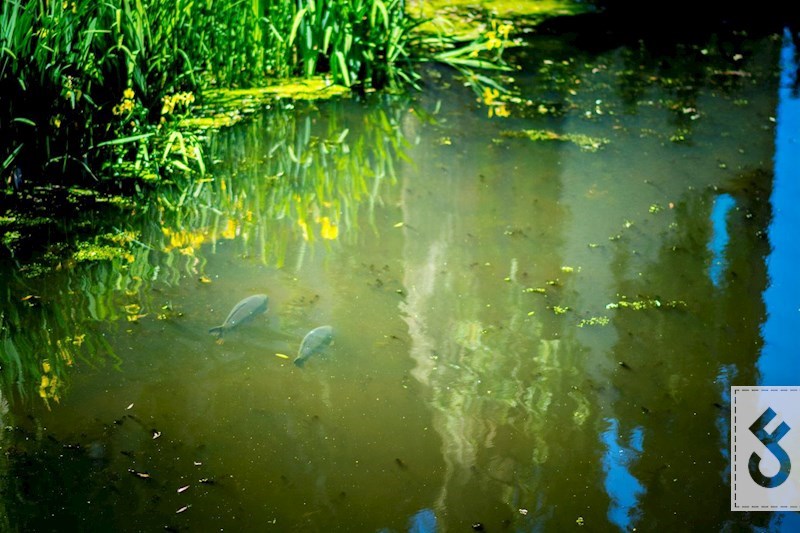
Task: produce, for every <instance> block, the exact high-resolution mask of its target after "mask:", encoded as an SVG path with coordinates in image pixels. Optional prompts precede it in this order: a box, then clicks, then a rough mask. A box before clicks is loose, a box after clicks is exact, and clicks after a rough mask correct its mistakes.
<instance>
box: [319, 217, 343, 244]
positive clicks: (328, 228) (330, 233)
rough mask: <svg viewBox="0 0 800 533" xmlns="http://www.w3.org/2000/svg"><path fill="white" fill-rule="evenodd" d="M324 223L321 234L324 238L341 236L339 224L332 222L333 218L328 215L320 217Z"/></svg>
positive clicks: (329, 238) (332, 238) (331, 238)
mask: <svg viewBox="0 0 800 533" xmlns="http://www.w3.org/2000/svg"><path fill="white" fill-rule="evenodd" d="M320 222H321V223H322V229H320V235H321V236H322V238H323V239H328V240H331V241H332V240H334V239H336V237H338V236H339V226H337V225H335V224H331V219H330V218H328V217H322V218H321V219H320Z"/></svg>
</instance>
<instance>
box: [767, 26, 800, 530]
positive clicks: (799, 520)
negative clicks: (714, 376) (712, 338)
mask: <svg viewBox="0 0 800 533" xmlns="http://www.w3.org/2000/svg"><path fill="white" fill-rule="evenodd" d="M793 58H794V46H793V45H792V41H791V38H790V37H789V35H788V31H787V32H786V34H785V35H784V46H783V50H782V53H781V84H780V89H779V90H778V112H777V117H776V118H777V126H776V131H775V179H774V183H773V189H772V197H771V198H770V201H771V202H772V216H773V218H772V223H771V224H770V226H769V228H768V233H769V241H770V244H771V245H772V251H771V252H770V255H769V258H768V259H767V273H768V275H769V286H768V287H767V289H766V290H765V291H764V302H765V303H766V306H767V317H768V318H767V321H766V323H765V324H764V326H763V328H762V335H763V337H764V349H763V351H762V352H761V357H760V358H759V360H758V369H759V371H760V373H761V380H760V383H759V385H800V343H799V342H798V340H797V337H795V336H794V333H795V332H797V331H798V330H800V278H798V276H797V267H798V262H800V246H798V243H797V240H798V239H797V235H798V228H800V209H798V207H797V203H798V202H800V99H798V98H797V97H792V94H791V85H792V81H793V80H792V76H793V74H794V72H796V66H795V65H794V61H793ZM769 530H770V531H787V532H788V531H800V515H798V514H797V513H775V514H774V515H773V517H772V520H770V524H769Z"/></svg>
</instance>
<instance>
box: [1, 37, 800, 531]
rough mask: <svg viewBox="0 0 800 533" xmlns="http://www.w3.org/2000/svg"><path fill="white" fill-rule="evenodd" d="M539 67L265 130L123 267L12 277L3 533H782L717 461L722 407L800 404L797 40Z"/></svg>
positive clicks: (112, 263) (7, 275)
mask: <svg viewBox="0 0 800 533" xmlns="http://www.w3.org/2000/svg"><path fill="white" fill-rule="evenodd" d="M530 43H531V46H529V47H526V48H523V49H520V50H517V51H516V52H515V55H516V57H515V60H516V62H517V63H518V64H520V65H521V67H522V70H520V72H519V75H518V76H517V83H518V86H519V88H520V91H521V101H520V102H518V103H517V104H509V105H508V107H507V108H500V106H492V115H495V116H492V117H489V116H488V115H489V113H488V108H487V107H486V106H483V105H478V103H477V102H476V95H475V94H474V93H473V92H471V91H470V90H469V89H467V88H464V87H462V86H461V85H460V84H459V83H458V82H456V81H454V80H452V79H450V78H449V77H448V76H447V75H446V74H445V75H442V74H441V73H437V72H433V73H431V75H432V76H437V75H439V76H440V78H441V79H440V80H439V82H438V84H436V86H434V87H430V88H428V89H426V90H425V91H423V92H422V93H421V94H418V95H414V97H413V98H391V97H381V98H374V99H373V100H370V101H369V102H367V103H358V102H353V101H338V102H330V103H326V104H316V105H313V104H297V105H296V106H295V107H292V106H286V105H284V106H279V107H276V108H275V109H272V110H270V111H268V112H267V113H265V114H264V115H263V116H259V117H256V118H255V119H254V120H252V121H250V122H248V123H247V124H244V125H240V126H237V127H235V128H233V129H230V130H228V131H224V132H222V133H220V134H218V135H217V136H215V137H214V138H213V139H212V140H211V146H210V149H209V150H210V154H211V155H212V157H213V158H214V160H215V163H214V166H213V169H212V171H213V179H212V178H210V177H209V178H206V179H201V180H195V181H193V182H191V183H174V184H171V185H165V186H164V187H163V190H161V191H160V194H159V196H160V199H159V200H157V201H155V200H154V201H153V202H151V203H149V204H143V205H139V206H135V207H133V208H128V209H127V210H123V211H120V212H119V213H116V214H114V215H113V216H115V217H116V219H115V221H114V223H113V224H112V226H113V231H110V232H108V233H106V234H104V235H101V236H99V237H98V238H97V239H96V241H95V242H94V244H95V245H96V246H99V247H102V246H106V247H107V248H108V249H115V250H118V249H119V247H120V246H121V247H122V249H123V250H124V253H120V254H117V255H115V256H113V257H112V258H110V259H107V260H103V261H83V262H78V263H74V264H65V265H64V268H62V269H60V270H58V271H56V272H53V273H50V274H47V275H43V276H39V277H26V276H23V275H21V274H20V273H19V272H17V270H16V269H13V268H10V267H9V268H7V269H6V271H5V272H4V274H3V278H2V279H3V282H2V288H3V291H4V298H5V300H6V302H7V303H6V305H5V306H4V314H3V330H2V335H3V338H2V349H3V352H2V355H3V368H2V370H3V380H2V383H3V390H2V394H3V398H2V400H3V401H2V416H3V421H4V422H3V423H4V425H5V431H4V432H3V435H2V438H3V448H4V449H5V450H6V451H5V453H4V454H3V456H2V457H1V458H0V472H2V482H0V491H2V502H0V505H2V508H1V509H0V516H2V517H3V518H2V520H3V522H2V523H0V529H4V530H5V529H7V530H10V531H52V530H76V531H77V530H81V531H155V530H164V529H166V530H168V531H184V530H195V531H222V530H225V531H415V532H431V531H470V530H472V529H473V527H474V528H476V529H479V528H483V530H485V531H540V530H552V531H561V530H566V529H572V528H579V527H581V526H584V527H585V528H586V529H587V530H591V531H605V530H608V531H614V530H621V531H630V530H633V529H636V530H642V531H649V530H663V531H669V530H673V531H674V530H678V531H681V530H689V529H692V530H703V531H714V530H739V529H745V530H748V529H758V528H768V529H771V530H780V529H784V530H787V531H788V530H791V529H792V528H794V527H797V525H798V520H797V514H780V513H732V512H730V511H729V509H730V492H729V490H730V489H729V458H728V447H729V430H728V428H729V412H730V411H729V387H730V386H731V385H752V384H777V383H775V382H774V381H781V380H782V383H781V384H797V381H798V379H797V372H798V367H797V365H796V363H791V357H792V354H791V350H792V346H791V343H792V340H793V336H792V332H793V331H796V328H797V326H798V325H800V324H799V322H800V317H798V316H797V312H796V307H797V296H798V294H797V283H796V281H795V279H794V278H792V276H791V275H790V274H788V273H787V272H791V271H792V270H793V269H792V268H791V266H793V265H796V261H795V259H796V254H797V243H796V233H795V234H792V231H793V230H792V228H796V225H795V223H794V222H792V219H791V216H793V215H792V214H791V208H790V206H791V205H792V204H793V203H794V202H796V200H797V190H796V182H797V181H796V179H797V172H798V171H797V161H796V159H791V158H792V157H795V158H796V156H795V155H794V154H796V153H797V133H798V130H797V120H798V116H800V111H798V105H797V93H796V91H793V90H792V89H791V84H792V83H793V81H792V79H793V78H792V76H793V72H794V70H795V69H796V68H797V65H796V63H795V62H794V60H793V59H792V56H791V50H792V48H791V47H792V43H791V42H790V41H789V40H788V39H786V38H785V37H783V36H781V35H780V34H777V35H767V36H764V37H748V36H745V35H743V34H736V33H732V34H726V35H711V36H706V38H704V39H702V40H699V41H693V42H687V43H683V44H679V45H675V46H669V47H665V46H655V45H653V46H651V45H648V44H647V43H646V42H645V41H640V42H637V43H634V44H633V45H628V46H623V45H620V44H618V43H616V44H615V43H613V42H612V43H608V42H596V41H593V42H592V43H591V44H590V45H587V44H586V42H585V41H583V40H578V39H577V38H570V37H569V36H566V37H564V36H560V37H550V36H546V35H543V36H538V37H534V38H532V39H531V40H530ZM782 51H783V63H781V57H782ZM781 65H783V69H784V76H783V77H781ZM498 109H501V114H504V113H502V111H504V110H505V109H508V110H509V111H510V112H511V116H509V117H503V116H496V115H497V113H496V111H497V110H498ZM791 124H794V126H791ZM787 125H788V126H787ZM793 184H794V185H793ZM109 216H111V215H109ZM786 217H789V218H786ZM114 246H115V247H116V248H113V247H114ZM112 255H113V254H112ZM781 265H783V266H782V267H781ZM771 280H772V282H771ZM779 281H780V282H781V283H783V285H777V287H778V288H779V289H780V290H779V291H777V292H776V289H774V288H773V287H775V286H776V283H778V282H779ZM254 294H266V295H268V297H269V308H268V310H267V312H266V313H263V314H257V315H256V316H255V317H254V318H253V319H252V320H251V321H250V322H248V323H245V324H242V325H241V326H240V327H237V328H235V329H233V330H231V331H229V332H226V333H225V334H224V336H223V337H222V339H221V342H218V341H216V340H215V338H214V336H212V335H210V334H209V332H208V330H209V328H211V327H214V326H217V325H220V324H222V323H223V322H224V321H225V319H226V317H227V315H228V313H229V312H230V311H231V309H232V308H233V307H234V306H235V305H236V304H237V302H239V301H240V300H242V299H243V298H246V297H248V296H250V295H254ZM791 302H794V304H791ZM321 325H330V326H332V328H333V331H334V342H333V344H332V345H330V346H329V347H327V348H325V349H324V350H322V351H320V352H319V353H316V354H314V355H312V356H311V357H310V358H309V359H308V361H307V362H306V363H305V365H304V366H303V367H302V368H300V367H298V366H295V365H294V364H293V361H292V360H293V359H294V358H295V357H296V355H297V352H298V349H299V346H300V343H301V341H302V340H303V337H304V335H305V334H306V333H307V332H308V331H310V330H311V329H313V328H316V327H318V326H321ZM762 356H763V357H762ZM792 376H794V377H792ZM769 380H773V382H770V381H769ZM479 524H480V526H479Z"/></svg>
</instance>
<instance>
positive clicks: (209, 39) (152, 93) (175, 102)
mask: <svg viewBox="0 0 800 533" xmlns="http://www.w3.org/2000/svg"><path fill="white" fill-rule="evenodd" d="M523 4H524V3H523ZM532 4H535V2H532ZM432 5H433V4H432ZM412 7H413V8H414V9H412ZM430 9H431V8H427V7H426V9H421V10H419V9H416V7H415V6H408V8H407V6H406V3H405V2H404V1H403V0H389V1H384V0H361V1H356V2H351V1H344V0H327V1H313V0H307V1H303V0H300V1H297V2H291V1H286V0H280V1H276V0H251V1H250V0H248V1H243V0H223V1H221V2H213V3H212V2H193V1H188V0H112V1H109V2H94V1H92V0H75V1H70V0H63V1H46V0H10V1H8V2H4V3H3V7H2V13H0V94H2V95H3V103H2V104H0V126H1V127H2V130H3V131H4V135H3V139H2V141H0V175H2V177H3V179H4V182H5V185H6V186H11V187H12V188H17V189H19V188H22V187H23V186H24V185H25V184H26V183H31V182H38V183H42V182H47V183H61V184H66V185H69V184H73V183H84V184H85V183H88V182H92V181H99V180H102V179H104V178H107V177H118V176H114V175H115V174H118V173H119V172H120V170H121V169H122V170H123V171H124V168H125V165H124V163H129V162H133V163H135V165H134V167H133V169H132V170H133V171H134V172H133V173H134V174H141V173H142V172H143V169H145V170H144V174H145V175H157V176H160V177H169V173H170V172H172V171H175V170H177V171H182V172H185V171H186V169H185V168H183V166H182V165H181V164H177V168H176V164H175V163H174V161H173V160H172V158H170V157H169V156H170V150H173V149H174V148H175V146H174V144H175V143H174V140H175V139H174V137H175V132H181V134H182V136H183V135H184V134H187V133H188V134H189V135H186V136H185V138H184V143H183V144H184V145H185V146H187V149H188V150H189V152H190V153H189V154H188V155H189V156H190V158H191V159H194V160H199V157H198V154H197V153H195V151H196V150H199V149H200V146H199V144H198V143H197V142H194V141H195V139H194V138H192V136H191V132H189V131H187V127H197V126H202V125H204V124H203V123H202V122H199V123H198V122H191V121H189V122H186V121H184V120H183V119H185V118H187V117H188V116H196V115H197V114H198V113H199V115H200V116H206V117H207V116H208V113H207V112H205V111H204V104H205V103H206V101H207V100H208V98H206V97H207V96H208V95H217V96H218V95H219V93H220V92H221V91H225V90H227V89H234V90H243V89H253V88H264V92H265V93H267V92H271V90H270V88H274V87H279V88H280V89H279V90H277V91H275V92H276V95H275V97H288V98H292V97H293V96H294V95H293V91H292V83H293V80H296V81H297V82H300V81H301V80H309V79H316V80H324V85H325V89H326V90H325V91H322V92H321V93H320V94H319V97H322V98H324V97H328V96H329V95H330V94H331V91H330V90H328V87H330V86H338V87H339V88H340V90H334V91H333V93H336V94H341V93H342V92H343V90H341V88H344V89H347V90H351V91H355V92H357V93H362V94H363V93H367V92H372V91H375V90H389V91H403V90H406V89H408V88H411V87H415V88H419V86H420V82H421V78H420V74H419V70H418V67H419V65H420V64H423V63H431V62H434V63H440V64H445V65H449V66H452V67H454V68H456V69H458V70H459V71H460V72H461V73H462V74H464V75H465V77H466V78H467V79H468V83H471V84H472V85H474V86H475V87H476V90H477V91H478V92H479V93H480V92H481V91H482V90H483V89H484V88H485V87H490V88H492V89H496V90H499V91H501V92H502V91H503V86H502V82H501V81H500V77H499V76H498V75H497V74H499V73H501V72H502V71H507V70H509V68H508V66H507V65H505V63H504V62H503V59H502V54H503V49H504V48H505V46H506V45H508V44H510V43H511V41H510V33H511V31H512V30H513V26H512V25H511V24H510V23H509V22H508V20H510V19H499V18H493V16H492V14H491V13H490V12H489V11H488V10H487V11H485V12H483V13H475V12H474V11H470V12H468V13H461V14H460V15H459V14H457V13H455V12H453V11H452V10H451V11H447V12H444V11H440V12H437V11H430ZM433 9H435V8H433ZM411 11H420V14H421V16H420V17H417V16H414V15H411V14H409V12H411ZM447 13H449V14H450V15H452V16H451V17H450V18H451V20H450V21H444V19H442V18H441V17H442V15H444V14H447ZM503 13H508V12H507V11H503ZM465 27H470V28H472V30H470V31H469V32H466V33H465V31H464V28H465ZM467 33H468V35H467ZM487 72H488V74H487ZM295 85H296V86H297V87H298V88H299V90H300V91H301V92H302V93H303V95H302V96H304V97H308V96H309V91H308V90H307V89H306V88H305V87H304V86H303V85H304V84H303V83H300V85H297V84H296V83H295ZM212 98H213V96H212ZM217 101H219V98H217ZM171 138H172V140H173V142H170V139H171ZM165 154H166V156H167V157H164V155H165ZM185 155H186V154H177V156H178V157H179V158H180V159H185V157H184V156H185ZM158 156H161V157H160V158H159V157H158ZM159 159H163V160H164V161H165V162H166V163H167V164H159V163H158V162H157V161H158V160H159ZM120 163H123V165H122V167H120V166H119V164H120ZM199 170H202V168H200V169H199Z"/></svg>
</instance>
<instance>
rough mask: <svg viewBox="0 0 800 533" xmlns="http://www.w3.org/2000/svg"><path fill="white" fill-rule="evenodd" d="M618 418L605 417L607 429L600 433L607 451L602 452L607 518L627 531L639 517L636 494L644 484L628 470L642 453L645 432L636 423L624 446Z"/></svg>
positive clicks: (640, 492)
mask: <svg viewBox="0 0 800 533" xmlns="http://www.w3.org/2000/svg"><path fill="white" fill-rule="evenodd" d="M621 438H622V436H621V435H620V434H619V421H618V420H617V419H616V418H611V419H608V429H607V430H606V431H605V432H603V434H602V435H601V440H602V441H603V444H605V447H606V452H605V453H604V454H603V472H605V489H606V493H607V494H608V497H609V499H610V500H611V504H610V505H609V508H608V520H609V521H610V522H611V523H612V524H614V525H616V526H617V527H619V529H621V530H622V531H630V530H631V529H632V528H633V527H634V525H635V523H636V521H637V520H638V519H639V515H640V511H639V498H641V496H642V495H643V494H644V493H645V488H644V485H642V484H641V483H640V482H639V480H638V479H636V478H635V477H634V476H633V474H631V472H630V470H629V466H630V464H631V463H632V462H633V461H635V460H636V459H638V458H639V456H640V455H641V454H642V449H643V445H644V432H643V430H642V428H641V427H635V428H634V429H633V430H631V432H630V435H629V436H628V439H627V440H628V442H627V446H626V445H624V444H622V443H620V442H619V440H620V439H621Z"/></svg>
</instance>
